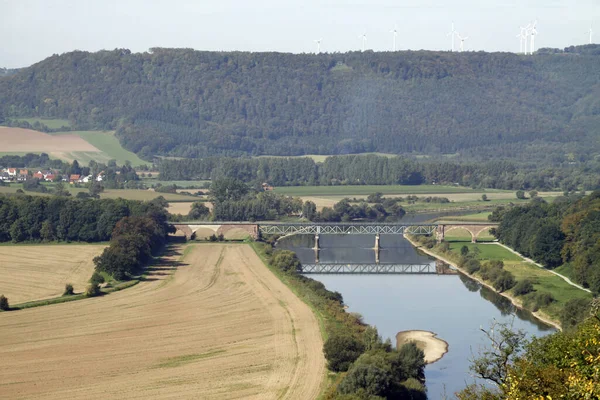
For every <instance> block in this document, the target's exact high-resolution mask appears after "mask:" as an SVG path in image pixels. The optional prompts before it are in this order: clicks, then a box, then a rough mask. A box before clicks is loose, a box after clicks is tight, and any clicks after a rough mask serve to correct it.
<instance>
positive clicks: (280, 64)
mask: <svg viewBox="0 0 600 400" xmlns="http://www.w3.org/2000/svg"><path fill="white" fill-rule="evenodd" d="M598 47H599V46H597V45H592V46H591V47H589V46H578V47H574V48H570V49H569V50H568V51H563V52H561V54H555V53H556V52H553V51H546V52H539V53H538V54H536V55H533V56H531V57H521V56H519V55H516V54H512V53H484V52H469V53H451V52H436V51H403V52H372V51H367V52H348V53H331V54H316V55H315V54H282V53H274V52H270V53H248V52H208V51H194V50H192V49H167V48H152V49H150V50H149V51H148V52H144V53H132V52H131V51H129V50H127V49H115V50H110V51H99V52H95V53H89V52H84V51H73V52H70V53H66V54H62V55H53V56H51V57H49V58H47V59H45V60H43V61H41V62H39V63H36V64H34V65H32V66H30V67H27V68H23V69H20V70H18V71H16V73H14V74H12V75H10V76H5V77H3V78H1V79H0V105H1V106H0V114H3V115H4V116H5V117H6V118H7V119H10V118H15V117H30V116H38V117H47V118H64V119H68V120H69V121H70V124H71V126H72V127H73V128H75V129H105V130H109V129H110V130H116V131H117V135H118V137H119V139H120V141H121V143H122V144H123V145H124V146H125V147H126V148H127V149H129V150H131V151H134V152H136V153H137V154H139V155H140V156H142V157H144V158H146V159H150V158H151V157H152V156H155V155H161V156H178V157H192V158H194V157H206V156H211V155H215V154H219V155H230V156H240V155H264V154H271V155H300V154H348V153H360V152H373V151H379V152H391V153H396V154H399V153H414V152H416V153H424V154H455V153H463V152H475V153H477V151H478V149H481V150H482V151H483V152H486V153H487V154H493V152H494V149H495V151H496V152H501V153H502V154H503V155H508V156H512V157H515V156H517V157H522V158H524V159H526V158H531V157H538V155H537V154H538V153H539V154H540V156H543V157H558V158H564V157H565V153H571V152H574V153H575V155H576V156H577V157H578V156H579V155H582V156H585V157H589V156H590V155H592V154H594V153H597V151H598V146H599V145H598V142H597V141H596V140H594V138H595V137H596V136H597V133H598V126H599V124H598V119H599V118H600V117H599V116H598V113H597V107H596V103H595V98H596V97H597V93H598V90H599V87H600V86H598V81H599V80H600V68H598V65H599V63H598V57H599V56H598V54H597V53H598V51H597V49H598ZM81 93H85V94H86V95H85V96H81ZM540 148H544V149H545V150H548V151H543V152H539V151H538V152H534V151H531V150H532V149H540ZM565 150H566V151H565Z"/></svg>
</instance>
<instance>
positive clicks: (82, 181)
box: [79, 175, 92, 183]
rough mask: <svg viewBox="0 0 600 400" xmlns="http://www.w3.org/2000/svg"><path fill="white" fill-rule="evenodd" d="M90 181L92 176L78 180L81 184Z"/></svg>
mask: <svg viewBox="0 0 600 400" xmlns="http://www.w3.org/2000/svg"><path fill="white" fill-rule="evenodd" d="M91 180H92V175H88V176H84V177H81V178H79V182H81V183H88V182H89V181H91Z"/></svg>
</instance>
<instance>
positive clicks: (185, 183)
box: [142, 178, 210, 191]
mask: <svg viewBox="0 0 600 400" xmlns="http://www.w3.org/2000/svg"><path fill="white" fill-rule="evenodd" d="M142 182H144V183H145V184H146V185H147V186H150V185H156V184H159V183H160V184H161V185H163V186H164V185H177V187H181V188H188V187H190V186H195V187H197V188H200V187H202V186H203V185H204V184H206V183H209V184H210V181H204V180H198V181H162V180H158V179H154V178H142ZM192 190H201V191H205V190H207V189H192Z"/></svg>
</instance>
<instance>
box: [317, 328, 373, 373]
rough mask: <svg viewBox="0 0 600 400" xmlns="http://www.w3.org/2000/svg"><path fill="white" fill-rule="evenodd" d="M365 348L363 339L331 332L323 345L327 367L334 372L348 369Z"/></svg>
mask: <svg viewBox="0 0 600 400" xmlns="http://www.w3.org/2000/svg"><path fill="white" fill-rule="evenodd" d="M364 349H365V347H364V344H363V343H362V341H361V340H359V339H357V338H355V337H354V336H351V335H350V334H347V333H339V332H334V333H333V334H331V335H330V336H329V338H328V339H327V341H326V342H325V344H324V345H323V352H324V353H325V359H326V360H327V367H328V368H329V369H330V370H331V371H334V372H342V371H347V370H348V368H350V365H351V364H352V363H353V362H354V361H355V360H356V359H357V358H358V357H359V356H360V355H361V354H362V353H363V351H364Z"/></svg>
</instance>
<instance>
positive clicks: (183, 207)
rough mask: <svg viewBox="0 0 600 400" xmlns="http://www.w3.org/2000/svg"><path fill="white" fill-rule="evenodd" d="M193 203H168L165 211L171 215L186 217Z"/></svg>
mask: <svg viewBox="0 0 600 400" xmlns="http://www.w3.org/2000/svg"><path fill="white" fill-rule="evenodd" d="M192 204H194V203H193V202H185V203H184V202H179V203H169V208H167V211H168V212H169V213H171V214H181V215H188V214H189V213H190V210H191V209H192Z"/></svg>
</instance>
